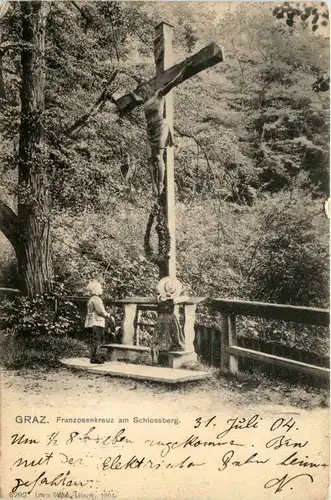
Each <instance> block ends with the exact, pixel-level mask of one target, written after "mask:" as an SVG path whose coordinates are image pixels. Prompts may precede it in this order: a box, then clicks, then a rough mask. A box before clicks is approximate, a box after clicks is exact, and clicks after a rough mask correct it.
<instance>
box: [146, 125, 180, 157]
mask: <svg viewBox="0 0 331 500" xmlns="http://www.w3.org/2000/svg"><path fill="white" fill-rule="evenodd" d="M147 140H148V144H149V146H150V148H151V150H152V152H156V153H157V152H158V151H159V150H160V149H165V148H166V147H168V146H173V145H174V139H173V135H172V133H171V130H170V129H169V125H168V123H167V120H166V119H165V118H158V119H157V120H155V121H153V122H152V123H149V124H148V125H147Z"/></svg>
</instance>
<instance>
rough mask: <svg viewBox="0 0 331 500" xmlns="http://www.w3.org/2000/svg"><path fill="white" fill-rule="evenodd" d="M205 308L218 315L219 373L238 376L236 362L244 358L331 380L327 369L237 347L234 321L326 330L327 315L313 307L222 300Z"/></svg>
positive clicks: (209, 302)
mask: <svg viewBox="0 0 331 500" xmlns="http://www.w3.org/2000/svg"><path fill="white" fill-rule="evenodd" d="M206 304H208V305H209V307H210V308H211V309H212V310H213V311H216V312H218V313H220V315H221V342H220V368H221V370H222V371H230V372H231V373H236V372H238V358H247V359H250V360H255V361H258V362H260V363H265V364H270V365H273V366H277V367H280V368H285V369H289V370H295V371H298V372H301V373H304V374H306V375H312V376H315V377H322V378H324V379H328V378H329V377H330V370H329V369H328V368H325V367H321V366H316V365H313V364H308V363H304V362H301V361H295V360H292V359H287V358H283V357H281V356H275V355H273V354H269V353H265V352H258V351H256V350H253V349H247V348H245V347H240V346H238V341H237V322H236V317H237V316H239V315H240V316H253V317H258V318H267V319H276V320H281V321H291V322H295V323H302V324H306V325H319V326H327V325H329V323H330V313H329V311H327V310H325V309H317V308H312V307H298V306H288V305H280V304H267V303H263V302H248V301H239V300H225V299H208V300H207V301H206Z"/></svg>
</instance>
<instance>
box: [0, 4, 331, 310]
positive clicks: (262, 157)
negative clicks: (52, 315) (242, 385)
mask: <svg viewBox="0 0 331 500" xmlns="http://www.w3.org/2000/svg"><path fill="white" fill-rule="evenodd" d="M284 5H285V4H284ZM284 5H281V6H279V7H278V11H277V12H274V14H275V15H273V8H274V7H275V5H272V6H271V5H270V4H266V5H260V4H254V5H252V4H245V3H243V4H241V3H239V4H236V5H235V6H233V5H230V4H229V5H228V4H209V3H206V4H196V3H186V2H178V3H177V4H174V3H172V2H171V3H168V2H166V3H163V2H123V3H120V2H80V3H79V4H78V3H75V2H66V1H65V2H60V1H59V2H50V4H49V12H48V18H47V26H46V103H45V123H46V129H45V134H46V144H47V147H46V153H45V154H46V156H45V169H46V170H47V173H48V182H49V186H48V188H49V192H50V194H51V198H52V225H53V233H54V234H53V236H54V238H53V239H54V244H53V247H54V265H55V274H56V279H57V280H58V281H59V282H62V283H64V284H65V286H66V288H67V290H68V291H69V292H70V293H82V292H83V291H84V287H85V285H86V283H87V281H88V280H89V279H90V278H91V277H95V276H102V277H103V278H105V280H106V283H107V293H108V294H110V295H112V296H124V295H127V294H131V295H133V294H140V295H148V294H150V293H155V283H156V281H157V269H156V268H155V267H154V266H152V265H151V264H150V263H148V262H147V261H146V259H145V256H144V252H143V236H144V232H145V227H146V223H147V218H148V214H149V211H150V208H151V204H152V198H151V187H150V183H149V174H148V171H147V168H146V160H145V145H144V140H145V139H144V138H145V130H144V121H143V117H142V114H141V110H139V109H138V110H137V111H135V112H134V113H133V114H132V115H131V116H129V117H127V118H123V119H120V118H119V116H118V114H117V112H116V106H115V104H114V99H116V98H117V97H119V96H120V95H122V94H124V93H126V92H127V91H128V90H131V89H132V88H134V86H135V85H136V81H135V78H147V77H149V76H151V75H152V74H153V72H154V65H153V37H154V31H153V28H154V26H155V25H156V24H157V23H158V22H160V21H161V20H167V21H168V22H170V23H172V24H174V26H175V36H174V58H175V61H176V62H177V61H180V60H182V59H184V58H185V57H187V56H188V55H189V54H192V52H194V51H196V50H199V49H200V48H201V47H203V46H204V45H206V44H207V43H209V42H211V41H215V42H217V43H219V44H220V45H221V46H222V47H223V49H224V62H222V63H221V64H219V65H217V66H215V67H214V68H212V69H209V70H207V71H204V72H202V73H200V74H199V75H198V76H195V77H194V78H192V79H190V80H189V81H187V82H186V83H184V84H183V85H181V86H180V87H178V88H177V89H176V91H175V110H176V112H175V126H176V137H175V139H176V148H175V161H176V191H177V193H176V194H177V200H178V206H177V219H178V221H177V233H178V244H177V257H178V274H179V277H180V278H181V279H182V280H183V281H184V282H185V283H186V284H187V287H188V289H189V290H190V291H191V292H192V293H197V294H200V295H201V294H207V295H210V296H216V295H218V296H226V297H232V298H234V297H241V298H250V299H259V300H266V301H273V302H285V303H292V304H302V305H317V306H325V305H327V302H328V298H327V297H328V296H327V285H328V281H327V275H328V259H327V252H328V238H327V233H328V223H327V219H326V217H325V215H324V213H323V203H324V199H325V198H326V197H327V196H328V189H329V182H328V166H329V130H328V124H329V94H328V92H321V93H316V92H313V90H312V84H313V83H314V81H315V80H316V79H317V78H318V77H319V76H320V75H321V74H322V73H324V72H328V64H329V62H328V61H329V49H328V45H329V40H328V39H327V38H326V36H325V34H324V33H323V30H322V29H318V30H312V29H311V24H310V19H308V18H307V19H306V20H305V19H304V18H303V17H302V15H301V21H300V22H295V23H293V24H291V23H288V22H287V24H286V23H284V19H283V16H281V15H280V13H281V12H283V10H282V9H284ZM285 7H286V6H285ZM322 7H323V6H322ZM201 12H203V15H201ZM323 12H324V11H323V8H322V10H321V13H320V14H319V15H320V16H321V19H322V20H323V22H324V20H325V21H327V18H326V17H325V16H323ZM296 14H298V13H297V12H294V18H295V15H296ZM312 14H314V13H312ZM284 15H285V14H284ZM286 15H287V14H286ZM290 17H291V16H290ZM287 18H288V16H287ZM321 28H323V24H322V26H321ZM19 40H20V18H19V9H18V5H17V3H16V2H13V3H12V4H11V8H10V9H8V11H7V13H6V16H5V22H4V23H3V24H2V25H1V42H8V44H9V43H10V48H8V50H6V52H5V53H4V54H3V55H2V57H1V62H2V67H1V70H2V77H3V93H2V94H1V95H2V96H3V97H2V99H1V111H0V129H1V166H0V168H1V179H0V195H1V197H2V198H4V199H6V200H7V201H8V202H10V203H11V204H12V206H14V205H15V196H16V193H17V178H16V171H15V168H16V156H17V136H18V126H19V115H20V101H19V86H20V63H19V61H20V59H19V52H20V47H19ZM115 70H117V71H118V73H117V75H116V76H115V77H114V71H115ZM1 81H2V80H1V78H0V83H1ZM109 82H111V83H109ZM103 91H105V95H106V98H105V99H104V100H103V101H102V103H101V105H100V106H95V103H96V102H97V100H98V98H99V97H100V95H101V94H102V92H103ZM82 117H83V120H81V125H79V126H77V127H75V125H76V124H77V123H80V119H82ZM84 117H85V118H84ZM72 130H74V132H72ZM128 171H129V172H130V175H123V172H128ZM1 254H2V255H3V256H4V259H3V260H2V268H1V282H2V284H3V285H4V286H6V285H7V286H9V285H11V286H15V285H16V283H15V273H14V272H12V270H13V267H12V266H13V264H12V260H13V255H12V252H11V249H10V247H9V246H8V245H7V244H6V242H5V241H4V240H1Z"/></svg>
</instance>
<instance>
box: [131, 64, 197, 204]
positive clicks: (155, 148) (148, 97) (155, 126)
mask: <svg viewBox="0 0 331 500" xmlns="http://www.w3.org/2000/svg"><path fill="white" fill-rule="evenodd" d="M187 67H188V65H187V64H186V65H185V66H184V68H183V69H182V70H181V71H180V72H179V73H178V75H177V76H176V77H175V78H174V79H173V80H171V82H169V83H167V85H165V86H164V87H163V88H161V89H158V90H157V91H156V92H155V90H153V89H152V87H150V85H149V84H148V83H141V84H140V85H138V87H137V90H136V91H133V92H132V93H131V96H132V98H133V99H134V100H135V101H136V102H137V103H139V104H140V103H143V107H144V111H145V117H146V122H147V140H148V142H147V162H148V168H149V171H150V174H151V179H152V187H153V192H154V194H155V195H156V196H160V195H161V194H162V191H163V189H164V176H165V164H164V158H163V155H164V150H165V149H166V148H167V146H173V144H174V141H173V136H172V133H171V131H170V129H169V125H168V123H167V120H166V118H164V104H165V96H166V95H167V94H168V93H169V92H170V90H172V89H173V87H175V86H177V85H178V84H179V83H181V81H182V79H183V76H184V73H185V71H186V70H187Z"/></svg>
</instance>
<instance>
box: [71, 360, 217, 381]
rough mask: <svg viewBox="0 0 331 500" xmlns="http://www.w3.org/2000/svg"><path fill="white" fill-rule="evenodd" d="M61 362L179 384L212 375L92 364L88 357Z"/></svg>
mask: <svg viewBox="0 0 331 500" xmlns="http://www.w3.org/2000/svg"><path fill="white" fill-rule="evenodd" d="M61 363H62V364H63V365H65V366H67V367H68V368H73V369H77V370H84V371H86V372H91V373H99V374H100V375H109V376H112V377H123V378H130V379H136V380H148V381H150V382H161V383H166V384H178V383H183V382H190V381H197V380H204V379H206V378H209V377H210V376H211V373H209V372H204V371H193V370H182V369H178V368H165V367H159V366H146V365H134V364H130V363H119V362H114V361H110V362H106V363H103V364H102V365H93V364H90V360H89V359H88V358H69V359H62V360H61Z"/></svg>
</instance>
